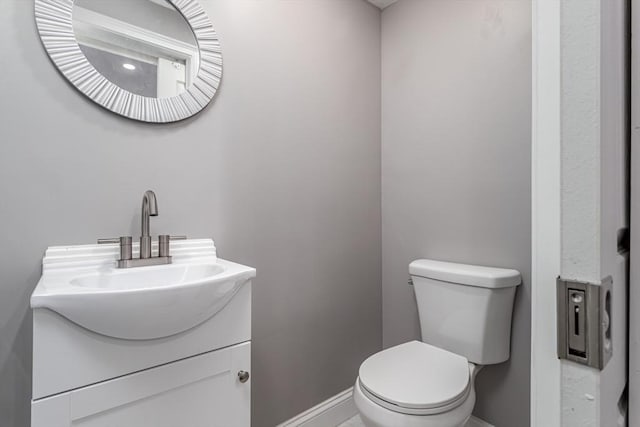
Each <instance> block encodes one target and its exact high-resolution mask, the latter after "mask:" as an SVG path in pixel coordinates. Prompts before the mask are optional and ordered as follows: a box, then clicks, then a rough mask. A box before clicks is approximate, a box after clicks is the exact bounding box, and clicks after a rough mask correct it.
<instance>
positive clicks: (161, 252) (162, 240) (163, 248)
mask: <svg viewBox="0 0 640 427" xmlns="http://www.w3.org/2000/svg"><path fill="white" fill-rule="evenodd" d="M186 239H187V236H169V235H168V234H161V235H159V236H158V256H160V257H168V256H170V254H169V242H170V241H171V240H186Z"/></svg>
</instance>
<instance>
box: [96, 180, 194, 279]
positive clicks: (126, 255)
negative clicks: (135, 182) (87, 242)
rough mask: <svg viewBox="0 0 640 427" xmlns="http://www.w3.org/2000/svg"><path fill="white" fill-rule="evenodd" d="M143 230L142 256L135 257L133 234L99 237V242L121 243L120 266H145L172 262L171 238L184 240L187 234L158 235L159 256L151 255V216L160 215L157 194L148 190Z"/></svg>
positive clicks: (143, 205)
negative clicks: (132, 242)
mask: <svg viewBox="0 0 640 427" xmlns="http://www.w3.org/2000/svg"><path fill="white" fill-rule="evenodd" d="M141 216H142V231H141V235H140V258H136V259H133V256H132V254H133V248H132V244H131V240H132V239H131V236H122V237H120V238H116V239H98V243H119V244H120V259H119V260H118V268H130V267H144V266H148V265H161V264H171V255H169V242H170V241H171V240H184V239H186V238H187V236H169V235H168V234H163V235H160V236H158V256H156V257H152V256H151V246H152V243H153V242H152V240H151V230H150V228H151V227H150V217H152V216H158V201H157V199H156V194H155V193H154V192H153V191H151V190H147V191H146V192H145V193H144V195H143V196H142V213H141Z"/></svg>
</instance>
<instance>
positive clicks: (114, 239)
mask: <svg viewBox="0 0 640 427" xmlns="http://www.w3.org/2000/svg"><path fill="white" fill-rule="evenodd" d="M116 243H120V238H119V237H110V238H108V239H98V244H99V245H109V244H116Z"/></svg>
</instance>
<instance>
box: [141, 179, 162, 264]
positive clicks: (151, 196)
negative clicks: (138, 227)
mask: <svg viewBox="0 0 640 427" xmlns="http://www.w3.org/2000/svg"><path fill="white" fill-rule="evenodd" d="M151 216H158V201H157V199H156V193H154V192H153V191H151V190H147V191H146V192H145V193H144V196H142V234H141V235H140V258H142V259H146V258H151V233H150V224H149V222H150V219H149V217H151Z"/></svg>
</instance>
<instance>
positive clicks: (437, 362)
mask: <svg viewBox="0 0 640 427" xmlns="http://www.w3.org/2000/svg"><path fill="white" fill-rule="evenodd" d="M409 273H410V275H411V279H412V283H413V285H414V290H415V295H416V302H417V305H418V315H419V318H420V327H421V331H422V341H411V342H408V343H404V344H400V345H398V346H395V347H392V348H388V349H386V350H383V351H381V352H379V353H376V354H374V355H372V356H370V357H369V358H368V359H367V360H365V361H364V362H363V363H362V365H360V370H359V372H358V378H357V379H356V383H355V385H354V388H353V398H354V402H355V405H356V407H357V409H358V411H359V412H360V417H361V418H362V421H363V422H364V424H365V426H367V427H463V426H464V425H465V424H466V423H467V421H468V420H469V418H470V417H471V413H472V412H473V407H474V405H475V401H476V393H475V390H474V385H475V377H476V374H477V373H478V371H479V370H480V369H481V368H482V366H484V365H489V364H496V363H502V362H504V361H506V360H508V359H509V353H510V339H511V317H512V311H513V300H514V296H515V291H516V287H517V286H518V285H519V284H520V282H521V277H520V273H519V272H517V271H516V270H510V269H502V268H493V267H482V266H475V265H466V264H456V263H449V262H442V261H433V260H418V261H414V262H412V263H411V264H410V265H409Z"/></svg>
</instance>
